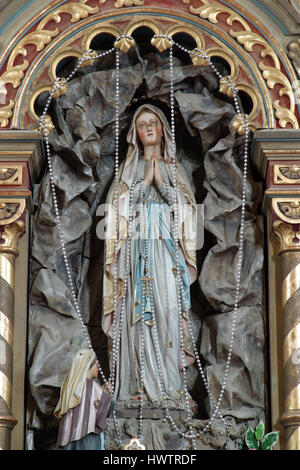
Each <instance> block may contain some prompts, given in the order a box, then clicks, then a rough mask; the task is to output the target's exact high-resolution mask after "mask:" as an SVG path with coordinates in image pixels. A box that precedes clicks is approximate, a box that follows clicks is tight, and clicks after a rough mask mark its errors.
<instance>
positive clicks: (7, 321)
mask: <svg viewBox="0 0 300 470" xmlns="http://www.w3.org/2000/svg"><path fill="white" fill-rule="evenodd" d="M42 166H43V160H42V145H41V139H40V137H39V135H38V133H36V132H28V131H0V450H9V449H11V436H12V431H13V429H14V427H15V426H16V424H17V422H18V421H19V420H20V421H21V425H22V426H23V429H21V432H20V436H21V438H20V439H19V444H18V445H17V448H18V449H22V447H23V443H22V441H23V439H22V436H23V437H24V421H23V416H24V406H25V401H24V389H25V388H24V385H23V387H21V390H20V389H19V390H14V383H13V366H14V351H15V349H16V348H18V352H20V344H18V345H16V346H15V345H14V330H15V328H14V327H15V324H16V323H17V322H18V318H16V317H15V297H16V293H17V291H18V289H23V295H24V306H23V308H24V310H25V311H24V312H23V313H24V315H25V318H26V317H27V285H25V286H20V285H16V282H15V279H16V274H17V273H16V270H22V269H24V266H22V265H18V262H17V258H18V255H19V249H18V245H19V240H20V238H21V237H22V236H24V234H25V233H26V230H28V227H26V221H28V220H29V219H28V214H29V215H30V214H31V213H32V210H33V204H32V188H33V184H34V183H35V181H36V180H37V178H38V175H39V173H40V171H41V168H42ZM25 259H26V260H28V252H27V253H26V258H25ZM23 329H24V331H23V335H22V336H23V339H22V341H21V343H22V348H23V351H22V354H21V356H20V354H18V358H19V360H20V357H21V358H22V362H23V364H22V365H21V367H20V364H18V371H20V373H23V384H24V380H25V364H26V357H25V355H26V336H27V332H26V327H25V328H24V325H23ZM18 379H20V378H19V377H18ZM18 382H19V384H20V383H22V382H20V381H19V380H18ZM15 395H18V400H14V401H15V402H17V401H18V402H19V404H20V406H19V407H17V409H16V413H14V412H13V398H14V396H15ZM15 414H17V415H18V416H15Z"/></svg>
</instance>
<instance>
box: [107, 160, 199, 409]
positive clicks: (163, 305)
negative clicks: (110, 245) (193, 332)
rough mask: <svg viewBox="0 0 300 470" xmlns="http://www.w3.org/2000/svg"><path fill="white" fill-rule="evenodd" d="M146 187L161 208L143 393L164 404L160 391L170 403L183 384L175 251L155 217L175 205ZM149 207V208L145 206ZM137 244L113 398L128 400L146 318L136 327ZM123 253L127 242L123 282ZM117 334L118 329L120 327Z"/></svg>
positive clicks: (135, 383) (142, 170)
mask: <svg viewBox="0 0 300 470" xmlns="http://www.w3.org/2000/svg"><path fill="white" fill-rule="evenodd" d="M148 164H149V163H148V162H147V161H145V160H143V159H139V162H138V168H137V173H136V179H138V180H139V179H141V180H143V179H144V177H145V175H146V172H147V171H148ZM165 167H166V164H165V163H164V162H160V169H161V174H162V178H163V180H164V181H167V179H166V168H165ZM144 187H145V185H144ZM146 188H147V189H146V191H145V194H144V198H145V199H146V200H148V201H156V203H160V204H155V205H152V206H151V208H152V209H151V210H152V212H151V214H150V218H151V220H150V223H151V229H152V232H151V233H152V234H153V236H154V237H155V238H154V239H151V244H150V253H149V261H150V273H149V275H150V276H151V277H152V278H153V281H152V292H153V302H154V305H153V307H154V315H155V318H156V325H157V338H156V335H155V326H154V325H153V326H150V325H148V324H146V323H145V322H144V390H145V393H146V395H147V399H148V400H149V401H151V402H154V401H157V400H160V399H161V397H162V387H163V389H164V391H165V392H166V395H167V396H168V397H169V398H172V399H178V398H179V396H180V392H181V393H182V390H183V385H182V381H181V377H180V368H181V363H182V360H181V359H182V355H181V352H180V334H179V332H180V327H179V308H178V299H177V291H176V279H175V275H174V272H173V269H174V268H175V252H173V254H172V253H170V250H169V249H168V248H167V246H166V242H165V240H164V239H163V238H159V227H158V225H159V224H158V217H157V214H158V212H157V211H159V209H161V210H162V211H163V214H164V215H166V214H167V212H168V211H170V204H171V203H172V200H170V199H169V200H166V199H168V193H167V192H166V187H165V186H164V188H163V189H164V190H163V191H162V192H163V194H161V193H160V191H159V190H158V189H156V187H154V186H153V185H151V186H149V187H146ZM171 189H173V188H171ZM139 190H140V184H138V185H137V186H136V187H135V190H134V193H133V203H137V202H138V200H139ZM178 195H179V201H178V202H179V206H180V205H181V206H183V204H186V203H187V201H186V200H185V198H184V196H183V195H182V194H180V193H179V192H178ZM171 197H172V194H171ZM147 207H149V206H148V205H147ZM163 217H164V216H163ZM157 235H158V236H157ZM137 243H138V239H134V240H131V249H130V252H131V255H130V266H129V272H130V275H129V276H128V287H127V294H126V298H125V312H124V318H123V321H122V329H121V341H120V355H119V358H118V364H117V376H116V389H115V399H118V400H128V399H129V398H130V397H132V396H133V395H136V394H137V390H138V389H139V386H140V376H141V363H140V350H139V348H140V341H141V321H143V319H141V320H139V321H137V322H136V323H133V311H132V309H133V308H134V289H135V274H136V273H135V268H136V244H137ZM125 253H126V243H125V242H123V244H122V246H121V248H120V250H119V254H118V258H117V260H118V261H117V262H118V277H119V278H123V277H124V272H126V259H125ZM182 258H183V257H182ZM185 269H186V273H188V270H187V268H186V266H185ZM187 276H188V274H187ZM188 303H189V299H188ZM189 307H190V305H189ZM120 309H121V302H119V306H118V312H117V318H118V319H119V318H120ZM116 330H117V331H118V330H119V322H118V324H117V328H116ZM110 333H111V332H110ZM185 342H186V338H185ZM158 363H159V365H160V368H161V378H162V382H163V384H161V383H160V380H159V371H158Z"/></svg>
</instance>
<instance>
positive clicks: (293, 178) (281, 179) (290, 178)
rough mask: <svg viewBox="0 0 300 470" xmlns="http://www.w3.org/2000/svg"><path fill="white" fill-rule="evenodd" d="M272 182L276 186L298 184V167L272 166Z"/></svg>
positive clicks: (299, 172) (299, 174) (299, 175)
mask: <svg viewBox="0 0 300 470" xmlns="http://www.w3.org/2000/svg"><path fill="white" fill-rule="evenodd" d="M274 182H275V183H277V184H280V183H281V184H296V183H300V166H299V165H290V166H281V165H274Z"/></svg>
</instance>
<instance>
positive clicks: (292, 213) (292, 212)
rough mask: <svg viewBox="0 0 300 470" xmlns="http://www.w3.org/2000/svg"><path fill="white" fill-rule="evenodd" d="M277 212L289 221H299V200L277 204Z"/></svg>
mask: <svg viewBox="0 0 300 470" xmlns="http://www.w3.org/2000/svg"><path fill="white" fill-rule="evenodd" d="M278 207H279V210H280V211H281V212H282V213H283V214H284V215H285V216H286V217H288V218H290V219H300V200H295V201H291V202H279V203H278Z"/></svg>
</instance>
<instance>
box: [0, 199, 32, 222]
mask: <svg viewBox="0 0 300 470" xmlns="http://www.w3.org/2000/svg"><path fill="white" fill-rule="evenodd" d="M25 207H26V202H25V199H12V198H9V199H1V200H0V225H8V224H12V223H13V222H15V221H16V220H17V219H18V218H19V217H20V215H21V214H22V213H23V212H24V210H25Z"/></svg>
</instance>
